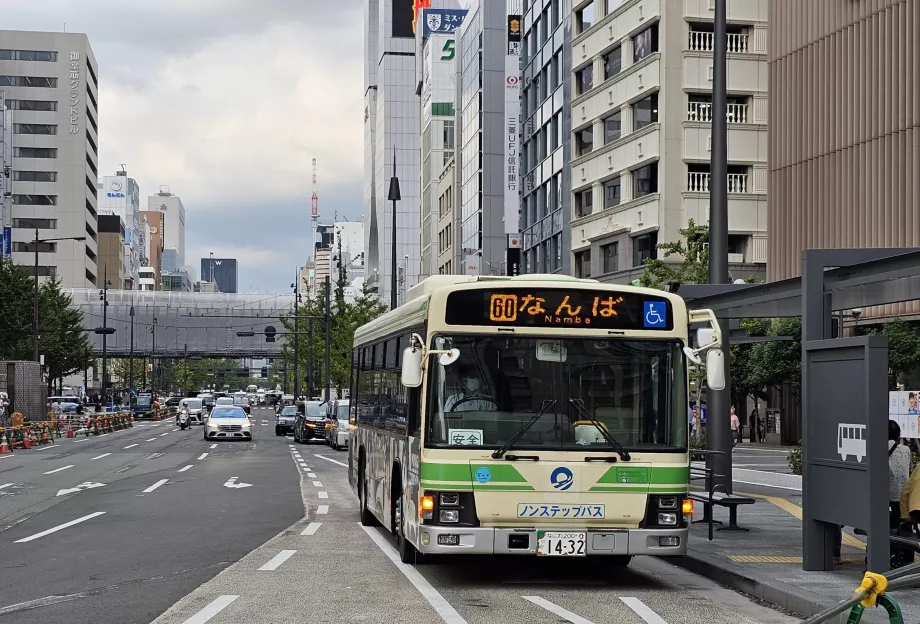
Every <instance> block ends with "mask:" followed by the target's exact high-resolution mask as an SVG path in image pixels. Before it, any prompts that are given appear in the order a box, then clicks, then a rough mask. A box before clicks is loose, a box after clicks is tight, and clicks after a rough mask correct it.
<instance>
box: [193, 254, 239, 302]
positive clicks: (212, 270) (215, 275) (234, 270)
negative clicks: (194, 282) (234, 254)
mask: <svg viewBox="0 0 920 624" xmlns="http://www.w3.org/2000/svg"><path fill="white" fill-rule="evenodd" d="M205 282H210V283H212V284H217V291H216V292H222V293H236V292H239V265H238V264H237V261H236V259H235V258H202V259H201V283H202V284H204V283H205ZM202 292H205V291H204V290H202Z"/></svg>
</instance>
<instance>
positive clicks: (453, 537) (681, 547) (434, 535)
mask: <svg viewBox="0 0 920 624" xmlns="http://www.w3.org/2000/svg"><path fill="white" fill-rule="evenodd" d="M418 531H419V534H418V543H417V544H416V547H417V548H418V549H419V551H420V552H422V553H425V554H435V555H448V554H458V555H536V554H537V534H538V533H541V532H543V531H551V532H565V533H570V532H584V533H586V534H587V536H586V543H585V549H586V553H585V554H586V555H591V556H604V555H653V556H656V557H675V556H679V555H686V554H687V536H688V535H689V533H690V529H689V528H688V527H684V528H673V529H584V528H578V527H560V526H548V527H533V528H527V529H506V528H494V527H449V526H429V525H419V527H418ZM426 542H427V543H426Z"/></svg>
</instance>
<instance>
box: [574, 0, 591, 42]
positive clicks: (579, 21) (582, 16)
mask: <svg viewBox="0 0 920 624" xmlns="http://www.w3.org/2000/svg"><path fill="white" fill-rule="evenodd" d="M593 23H594V2H593V0H592V2H589V3H588V4H587V5H585V6H584V7H582V8H581V9H578V10H577V11H575V24H576V28H577V31H578V32H577V33H576V34H581V33H583V32H585V31H586V30H588V29H589V28H591V24H593Z"/></svg>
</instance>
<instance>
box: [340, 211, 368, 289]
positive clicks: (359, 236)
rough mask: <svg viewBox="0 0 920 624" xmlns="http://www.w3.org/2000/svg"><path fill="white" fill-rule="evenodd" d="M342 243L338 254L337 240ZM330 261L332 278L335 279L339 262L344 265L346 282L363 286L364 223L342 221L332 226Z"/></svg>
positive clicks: (364, 264)
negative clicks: (331, 258) (331, 256)
mask: <svg viewBox="0 0 920 624" xmlns="http://www.w3.org/2000/svg"><path fill="white" fill-rule="evenodd" d="M340 241H341V244H342V255H341V257H340V256H339V242H340ZM332 255H333V258H334V261H333V263H332V272H333V279H337V277H338V275H337V272H338V267H339V264H342V265H343V266H344V267H345V273H346V275H347V277H348V282H349V283H350V284H354V283H355V282H357V283H360V284H361V285H362V287H363V284H364V279H365V277H366V271H365V268H366V261H365V253H364V223H361V222H358V223H355V222H351V221H344V222H340V223H336V224H335V225H334V226H333V240H332Z"/></svg>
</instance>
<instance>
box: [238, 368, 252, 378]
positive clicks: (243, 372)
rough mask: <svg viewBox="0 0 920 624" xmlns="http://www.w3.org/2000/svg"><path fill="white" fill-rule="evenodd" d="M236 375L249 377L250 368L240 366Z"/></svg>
mask: <svg viewBox="0 0 920 624" xmlns="http://www.w3.org/2000/svg"><path fill="white" fill-rule="evenodd" d="M236 376H237V377H241V378H242V377H249V369H248V368H238V369H236Z"/></svg>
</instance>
